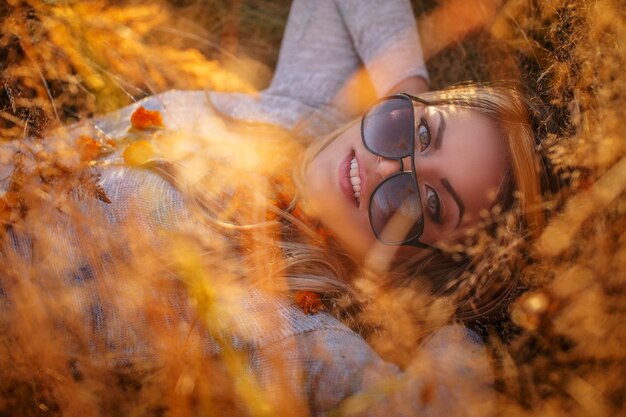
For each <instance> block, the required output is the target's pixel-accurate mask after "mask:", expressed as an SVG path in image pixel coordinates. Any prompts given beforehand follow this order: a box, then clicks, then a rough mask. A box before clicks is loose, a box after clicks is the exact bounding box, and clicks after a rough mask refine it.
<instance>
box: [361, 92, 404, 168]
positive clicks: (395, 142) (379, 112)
mask: <svg viewBox="0 0 626 417" xmlns="http://www.w3.org/2000/svg"><path fill="white" fill-rule="evenodd" d="M361 129H362V130H361V133H362V135H363V142H364V144H365V147H366V148H368V149H369V150H370V151H372V152H373V153H375V154H378V155H379V156H383V157H386V158H403V157H405V156H408V155H410V154H411V149H412V148H413V132H414V129H415V122H414V115H413V104H412V103H411V101H410V100H409V99H408V98H406V99H405V98H401V97H392V98H389V99H386V100H384V101H381V102H379V103H378V104H375V105H374V106H373V107H372V108H371V109H369V110H368V112H367V113H366V114H365V116H363V122H362V126H361Z"/></svg>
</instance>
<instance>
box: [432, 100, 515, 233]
mask: <svg viewBox="0 0 626 417" xmlns="http://www.w3.org/2000/svg"><path fill="white" fill-rule="evenodd" d="M426 112H427V113H428V114H429V115H430V116H431V120H433V124H434V126H435V127H439V128H441V123H444V124H445V131H444V133H443V137H442V140H441V148H440V149H439V151H438V152H439V155H438V156H437V157H438V158H440V159H441V161H440V162H441V165H440V166H441V167H442V172H441V174H442V175H445V177H446V178H447V179H448V180H449V182H450V183H451V184H452V185H453V186H454V188H455V189H456V191H457V192H458V194H459V196H460V197H461V199H462V200H463V202H464V203H465V208H466V213H467V216H466V221H471V220H472V219H473V220H476V218H477V216H478V213H479V212H480V210H482V209H487V208H489V206H490V205H491V204H492V202H493V198H494V196H495V191H496V190H497V188H498V187H499V185H500V183H501V181H502V179H503V177H504V173H505V171H506V169H507V167H508V158H507V150H506V143H505V141H504V138H503V135H502V133H501V132H500V130H499V128H498V126H497V125H496V123H495V122H494V121H493V120H491V119H490V118H488V117H487V116H486V115H484V114H482V113H480V112H478V111H476V110H473V109H466V108H461V107H457V106H430V107H428V108H427V109H426ZM440 117H442V118H443V122H440ZM464 223H466V222H464Z"/></svg>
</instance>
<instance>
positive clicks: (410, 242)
mask: <svg viewBox="0 0 626 417" xmlns="http://www.w3.org/2000/svg"><path fill="white" fill-rule="evenodd" d="M399 98H400V99H403V100H406V101H408V102H409V104H410V105H411V110H412V113H411V115H412V116H411V117H412V121H413V129H411V147H410V149H411V150H410V152H409V153H408V154H407V155H404V156H398V157H389V156H386V155H381V154H380V153H378V152H376V151H374V150H373V149H371V148H370V146H368V144H367V142H366V140H365V134H364V133H365V132H364V127H365V119H366V118H367V116H368V115H369V114H370V111H371V110H372V109H374V108H375V107H376V106H378V105H380V104H381V103H383V102H385V101H389V100H393V99H399ZM414 102H415V103H419V104H421V105H424V106H430V105H431V103H430V102H428V101H427V100H424V99H421V98H419V97H415V96H412V95H410V94H406V93H400V94H394V95H392V96H387V97H383V98H381V99H379V100H377V101H375V102H374V103H372V104H371V105H370V106H369V108H368V109H367V111H366V112H365V113H364V114H363V117H362V118H361V141H362V142H363V146H365V148H366V149H367V150H368V151H370V152H371V153H373V154H374V155H376V156H380V157H381V158H385V159H391V160H394V161H398V162H400V172H397V173H395V174H393V175H390V176H389V177H387V178H385V179H384V180H383V181H382V182H381V183H380V184H378V185H377V186H376V188H374V190H373V191H372V194H371V195H370V201H369V205H368V216H369V221H370V227H371V228H372V231H373V232H374V236H376V239H378V241H379V242H381V243H383V244H385V245H405V246H413V247H418V248H425V249H430V250H433V251H437V252H439V251H441V249H439V248H436V247H434V246H431V245H428V244H426V243H423V242H420V240H419V238H420V237H421V236H422V233H423V231H424V220H423V218H424V216H423V214H422V227H421V231H420V233H419V235H418V236H417V237H414V238H409V239H405V240H402V241H398V242H384V241H383V240H382V239H381V236H380V234H379V233H378V232H377V231H376V229H375V228H374V223H373V221H372V204H373V201H374V195H375V194H376V192H377V191H378V190H379V189H380V188H381V187H382V186H384V185H385V184H386V183H387V182H388V181H390V180H392V179H393V178H396V177H398V176H401V175H410V176H411V179H412V180H413V182H414V183H415V188H416V190H417V195H418V198H419V201H420V204H421V202H422V197H421V195H420V190H419V183H418V182H417V176H416V175H415V105H414ZM407 156H409V157H411V171H405V170H404V164H403V162H402V159H404V158H406V157H407Z"/></svg>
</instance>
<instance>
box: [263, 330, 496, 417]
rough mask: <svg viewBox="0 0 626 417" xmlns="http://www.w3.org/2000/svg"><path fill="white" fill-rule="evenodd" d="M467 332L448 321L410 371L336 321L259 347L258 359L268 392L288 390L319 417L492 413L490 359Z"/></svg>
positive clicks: (277, 393)
mask: <svg viewBox="0 0 626 417" xmlns="http://www.w3.org/2000/svg"><path fill="white" fill-rule="evenodd" d="M468 332H469V331H468V330H466V329H463V328H461V327H459V326H448V327H444V328H443V329H441V330H440V331H439V332H438V333H436V334H435V336H434V337H433V338H432V339H431V340H430V341H429V342H428V343H426V344H425V346H424V347H423V348H422V349H421V350H420V353H419V354H418V356H417V357H416V358H415V360H414V361H413V363H412V365H411V366H409V367H408V368H407V369H406V370H405V371H401V370H400V369H399V368H398V367H396V366H395V365H393V364H391V363H388V362H385V361H383V360H382V359H381V358H380V357H379V356H378V355H377V354H376V353H375V352H374V351H373V350H372V349H371V348H370V347H369V346H368V345H367V344H366V343H365V341H363V339H361V338H360V337H359V336H358V335H356V334H355V333H353V332H350V331H348V330H347V329H346V330H342V329H338V328H332V329H316V330H314V331H311V332H306V333H302V334H298V335H295V336H294V337H290V338H285V339H282V340H279V341H277V342H274V343H272V344H269V345H267V346H265V347H264V348H262V349H259V350H258V351H256V352H255V354H254V356H253V360H252V365H253V369H254V371H255V374H256V375H257V376H258V377H259V380H260V382H261V383H262V384H263V385H264V387H265V388H266V389H267V390H268V394H269V395H270V396H272V394H274V395H276V396H277V397H279V396H280V395H284V394H285V393H286V392H290V393H291V394H292V395H295V396H296V397H300V398H294V400H296V402H298V401H300V402H301V401H304V402H307V403H308V405H309V411H310V412H311V415H313V416H326V415H334V413H337V414H338V415H350V416H363V417H365V416H368V417H377V416H394V417H395V416H407V417H408V416H426V417H429V416H451V415H454V416H468V417H473V416H490V415H492V408H491V407H492V404H493V391H492V389H491V385H490V384H491V381H492V376H491V374H490V371H489V369H490V367H489V363H488V360H487V356H486V353H485V349H484V347H483V346H482V344H480V343H476V342H475V341H474V340H472V339H473V336H472V335H473V334H472V333H471V332H469V333H468ZM276 363H280V364H281V366H276V365H275V364H276ZM271 364H274V365H271ZM294 384H295V389H294Z"/></svg>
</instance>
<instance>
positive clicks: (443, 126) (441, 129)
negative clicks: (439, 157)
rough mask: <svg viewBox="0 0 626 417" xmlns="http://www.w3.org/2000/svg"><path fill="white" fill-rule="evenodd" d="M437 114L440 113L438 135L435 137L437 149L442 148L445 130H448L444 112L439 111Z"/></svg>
mask: <svg viewBox="0 0 626 417" xmlns="http://www.w3.org/2000/svg"><path fill="white" fill-rule="evenodd" d="M437 114H438V115H439V127H438V128H437V136H436V137H435V149H439V148H441V141H442V140H443V132H445V131H446V120H445V119H444V118H443V113H442V112H440V111H437Z"/></svg>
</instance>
